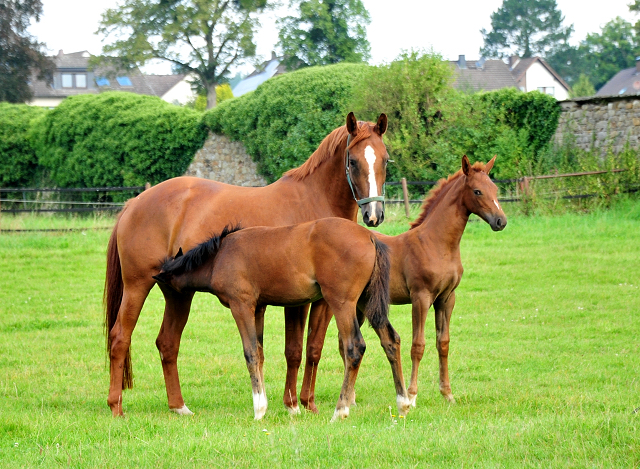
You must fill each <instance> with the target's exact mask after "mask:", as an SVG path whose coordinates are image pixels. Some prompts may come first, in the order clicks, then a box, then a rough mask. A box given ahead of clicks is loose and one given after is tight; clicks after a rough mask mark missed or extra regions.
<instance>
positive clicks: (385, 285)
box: [365, 237, 391, 329]
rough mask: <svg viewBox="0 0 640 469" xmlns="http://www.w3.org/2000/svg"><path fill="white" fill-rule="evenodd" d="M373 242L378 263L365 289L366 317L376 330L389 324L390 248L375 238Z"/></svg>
mask: <svg viewBox="0 0 640 469" xmlns="http://www.w3.org/2000/svg"><path fill="white" fill-rule="evenodd" d="M371 240H372V241H373V244H374V245H375V247H376V261H375V264H374V266H373V272H372V273H371V278H370V279H369V284H368V285H367V288H366V289H365V292H366V296H367V306H366V309H365V316H366V317H367V319H368V320H369V323H370V324H371V326H373V328H374V329H380V328H381V327H383V326H385V325H386V324H387V323H388V322H389V302H390V298H389V270H390V268H391V262H390V261H389V247H388V246H387V245H386V244H384V243H383V242H382V241H378V240H377V239H376V238H375V237H372V238H371Z"/></svg>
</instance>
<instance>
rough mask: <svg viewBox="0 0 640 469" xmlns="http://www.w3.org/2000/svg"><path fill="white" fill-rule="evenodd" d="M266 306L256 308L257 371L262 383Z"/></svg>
mask: <svg viewBox="0 0 640 469" xmlns="http://www.w3.org/2000/svg"><path fill="white" fill-rule="evenodd" d="M266 309H267V307H266V306H257V307H256V316H255V317H256V338H257V340H258V371H259V373H260V380H261V381H262V383H264V312H265V310H266Z"/></svg>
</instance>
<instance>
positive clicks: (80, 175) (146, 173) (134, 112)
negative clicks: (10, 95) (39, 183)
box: [35, 92, 207, 187]
mask: <svg viewBox="0 0 640 469" xmlns="http://www.w3.org/2000/svg"><path fill="white" fill-rule="evenodd" d="M35 131H36V134H37V136H38V138H37V144H36V149H37V154H38V160H39V163H40V164H41V165H42V167H43V168H44V169H45V172H46V174H47V176H48V178H50V180H51V181H52V183H53V184H55V185H58V186H60V187H108V186H137V185H144V183H146V182H150V183H151V184H157V183H159V182H161V181H164V180H165V179H168V178H171V177H175V176H180V175H182V174H184V172H185V170H186V169H187V167H188V166H189V164H190V163H191V161H192V159H193V155H194V154H195V152H196V151H197V150H198V149H200V148H201V147H202V144H203V142H204V139H205V138H206V134H207V132H206V127H205V126H204V124H203V123H202V115H201V114H200V113H198V112H196V111H193V110H191V109H188V108H183V107H177V106H174V105H172V104H168V103H166V102H164V101H162V100H161V99H160V98H157V97H151V96H143V95H137V94H133V93H121V92H109V93H101V94H98V95H81V96H73V97H70V98H67V99H65V100H64V101H63V102H62V103H61V104H60V105H59V106H58V107H57V108H55V109H53V110H52V111H49V112H48V113H47V114H46V116H45V118H44V119H42V120H41V121H40V122H39V123H38V125H37V127H36V129H35Z"/></svg>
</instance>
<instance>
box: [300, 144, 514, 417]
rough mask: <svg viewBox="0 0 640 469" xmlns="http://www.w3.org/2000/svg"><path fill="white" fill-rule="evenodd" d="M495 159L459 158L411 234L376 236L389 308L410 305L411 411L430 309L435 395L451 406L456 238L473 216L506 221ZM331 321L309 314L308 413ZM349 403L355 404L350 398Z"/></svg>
mask: <svg viewBox="0 0 640 469" xmlns="http://www.w3.org/2000/svg"><path fill="white" fill-rule="evenodd" d="M494 162H495V156H494V157H493V159H491V161H489V162H488V163H487V164H486V165H484V164H482V163H480V162H477V163H475V164H474V165H471V164H470V163H469V159H468V158H467V157H466V156H464V157H463V158H462V169H461V170H459V171H458V172H457V173H455V174H453V175H452V176H449V177H448V178H447V179H442V180H440V181H439V182H438V185H437V186H436V187H435V188H434V189H432V190H431V192H430V193H429V195H428V196H427V198H426V199H425V201H424V203H423V205H422V212H421V213H420V216H419V217H418V219H417V220H416V221H414V222H413V223H412V224H411V229H410V230H409V231H407V232H405V233H402V234H400V235H397V236H386V235H383V234H380V233H376V237H377V238H378V240H380V241H383V242H384V243H385V244H386V245H387V246H389V254H390V256H391V272H390V276H391V281H390V297H391V298H390V299H391V304H395V305H403V304H411V305H412V324H413V344H412V346H411V361H412V369H411V383H410V385H409V389H408V391H409V398H410V399H411V404H412V405H413V406H414V407H415V404H416V398H417V395H418V366H419V365H420V360H421V359H422V356H423V354H424V347H425V338H424V326H425V321H426V318H427V313H428V311H429V308H430V307H431V305H433V307H434V310H435V325H436V348H437V350H438V355H439V358H440V392H441V393H442V395H443V396H444V398H445V399H446V400H448V401H450V402H455V399H454V397H453V394H452V392H451V385H450V383H449V365H448V356H449V321H450V319H451V313H452V311H453V306H454V304H455V300H456V295H455V289H456V287H457V286H458V284H459V283H460V279H461V278H462V272H463V268H462V262H461V260H460V239H461V238H462V234H463V233H464V229H465V227H466V225H467V221H468V220H469V215H470V214H472V213H474V214H476V215H478V216H479V217H480V218H482V219H483V220H484V221H486V222H487V223H488V224H489V225H490V226H491V229H493V231H501V230H503V229H504V227H505V226H506V225H507V218H506V216H505V214H504V212H503V211H502V208H501V207H500V204H499V203H498V197H497V187H496V185H495V184H494V183H493V182H492V181H491V180H490V179H489V171H491V168H492V167H493V164H494ZM330 319H331V316H330V315H329V316H328V317H327V315H324V316H321V317H319V316H317V315H313V314H312V315H311V316H310V317H309V335H308V339H307V364H306V368H305V374H304V381H303V383H302V391H301V393H300V400H301V401H302V404H303V405H304V406H305V407H307V408H308V409H310V410H314V411H316V412H317V410H316V406H315V402H314V400H315V399H314V387H315V375H316V373H315V370H316V369H317V366H318V362H319V361H320V355H321V352H322V344H323V343H324V338H325V334H326V330H327V325H328V323H329V320H330ZM351 399H352V400H353V399H355V396H352V397H351Z"/></svg>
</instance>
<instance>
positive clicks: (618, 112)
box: [555, 96, 640, 153]
mask: <svg viewBox="0 0 640 469" xmlns="http://www.w3.org/2000/svg"><path fill="white" fill-rule="evenodd" d="M560 105H561V106H562V113H561V115H560V120H559V123H558V130H557V131H556V135H555V139H556V141H557V142H558V143H562V142H563V140H564V139H565V138H567V137H569V138H572V139H573V140H575V143H576V145H577V146H578V147H580V148H582V149H584V150H590V149H592V148H599V149H602V150H605V149H607V148H611V149H612V150H613V151H614V152H616V153H618V152H620V151H621V150H622V149H623V148H624V146H625V144H626V143H627V142H629V144H630V145H631V147H633V148H637V147H638V143H639V137H640V97H638V96H626V97H618V96H610V97H602V98H596V97H591V98H578V99H574V100H571V101H563V102H561V103H560Z"/></svg>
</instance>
